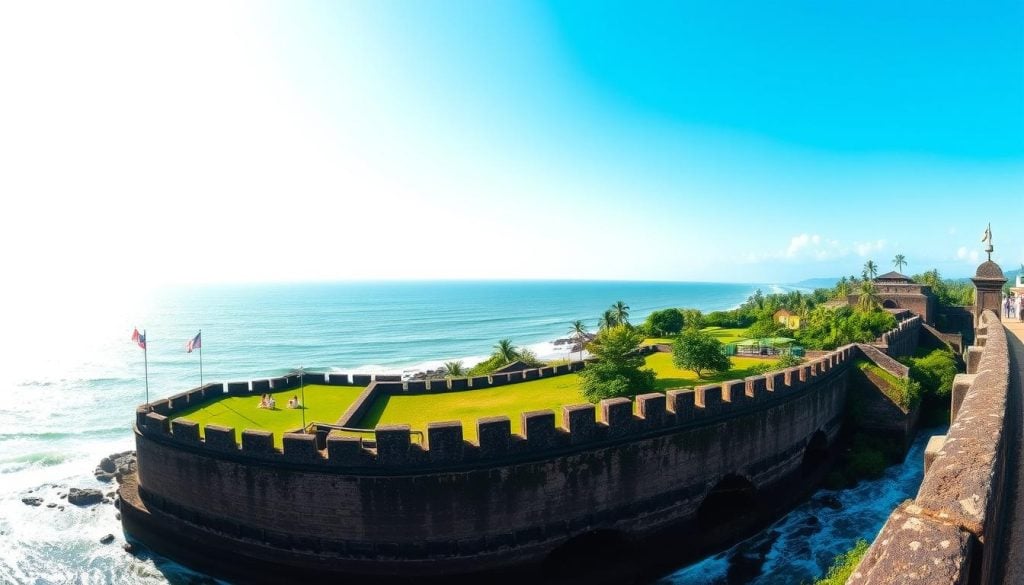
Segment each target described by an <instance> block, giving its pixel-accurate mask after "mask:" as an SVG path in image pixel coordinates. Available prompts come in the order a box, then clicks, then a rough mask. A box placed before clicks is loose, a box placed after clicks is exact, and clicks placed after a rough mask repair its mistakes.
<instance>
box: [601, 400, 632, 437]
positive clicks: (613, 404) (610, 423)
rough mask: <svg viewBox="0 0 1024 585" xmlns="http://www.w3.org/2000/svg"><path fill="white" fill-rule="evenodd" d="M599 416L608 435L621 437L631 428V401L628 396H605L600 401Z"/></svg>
mask: <svg viewBox="0 0 1024 585" xmlns="http://www.w3.org/2000/svg"><path fill="white" fill-rule="evenodd" d="M601 417H602V418H603V419H604V423H605V425H607V427H608V431H607V434H608V436H609V437H621V436H623V435H626V434H628V433H630V432H631V431H632V430H633V403H632V401H630V400H629V399H628V398H622V397H619V398H605V399H604V400H602V401H601Z"/></svg>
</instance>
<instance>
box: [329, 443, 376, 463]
mask: <svg viewBox="0 0 1024 585" xmlns="http://www.w3.org/2000/svg"><path fill="white" fill-rule="evenodd" d="M327 462H328V463H330V464H332V465H360V464H363V463H365V462H366V452H365V451H364V449H363V442H362V441H361V440H360V439H359V437H335V436H328V437H327Z"/></svg>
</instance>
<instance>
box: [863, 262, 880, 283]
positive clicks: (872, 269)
mask: <svg viewBox="0 0 1024 585" xmlns="http://www.w3.org/2000/svg"><path fill="white" fill-rule="evenodd" d="M876 276H878V265H877V264H875V261H874V260H868V261H867V262H865V263H864V279H865V280H867V279H868V278H870V279H872V280H874V278H875V277H876Z"/></svg>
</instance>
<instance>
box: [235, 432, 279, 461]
mask: <svg viewBox="0 0 1024 585" xmlns="http://www.w3.org/2000/svg"><path fill="white" fill-rule="evenodd" d="M242 451H246V452H248V453H257V454H264V455H266V454H269V453H274V452H275V450H274V433H272V432H270V431H260V430H256V429H245V430H244V431H242Z"/></svg>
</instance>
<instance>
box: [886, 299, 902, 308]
mask: <svg viewBox="0 0 1024 585" xmlns="http://www.w3.org/2000/svg"><path fill="white" fill-rule="evenodd" d="M882 308H883V309H898V308H900V306H899V305H897V304H896V301H894V300H892V299H885V300H884V301H882Z"/></svg>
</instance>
